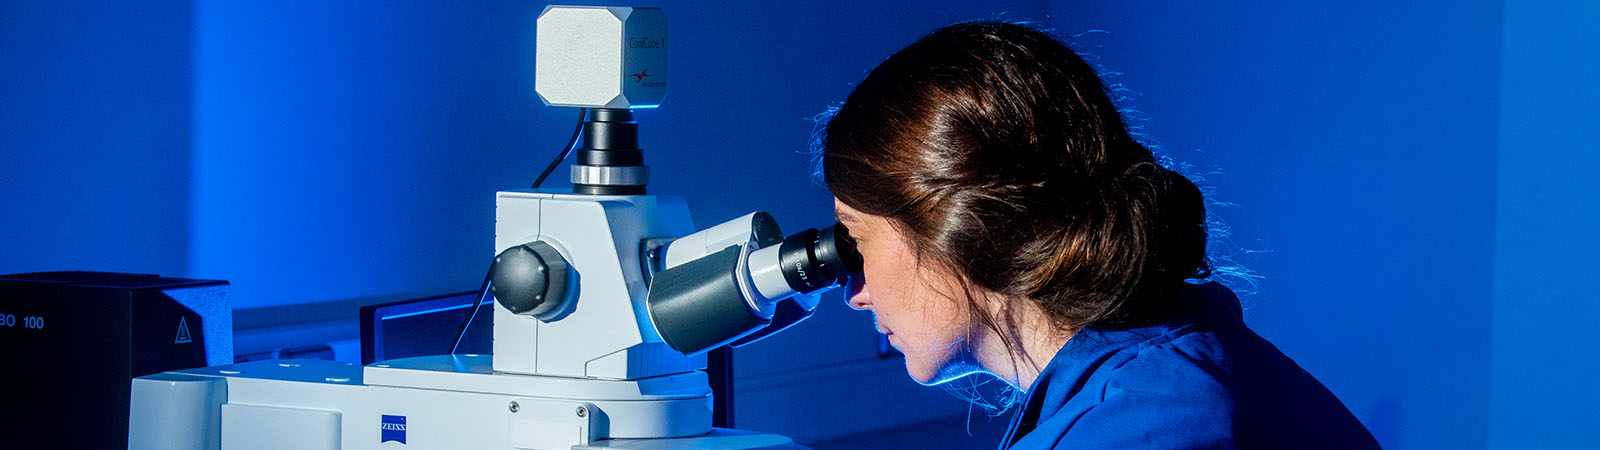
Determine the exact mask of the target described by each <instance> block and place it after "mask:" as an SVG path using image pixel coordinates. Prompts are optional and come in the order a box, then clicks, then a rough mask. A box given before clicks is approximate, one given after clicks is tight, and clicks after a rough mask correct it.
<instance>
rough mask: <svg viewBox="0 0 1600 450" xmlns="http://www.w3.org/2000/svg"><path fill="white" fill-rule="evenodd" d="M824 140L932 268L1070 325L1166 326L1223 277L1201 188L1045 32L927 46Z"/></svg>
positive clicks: (982, 26)
mask: <svg viewBox="0 0 1600 450" xmlns="http://www.w3.org/2000/svg"><path fill="white" fill-rule="evenodd" d="M817 138H818V143H819V144H820V146H821V149H820V166H821V167H820V168H821V171H822V175H823V180H824V181H825V183H826V184H827V187H828V189H829V190H830V191H832V193H833V195H834V196H835V197H836V198H838V199H839V201H841V202H843V203H844V204H846V205H849V206H850V207H852V208H855V209H856V210H859V211H861V212H864V213H867V214H871V215H875V216H881V217H886V218H888V219H890V222H891V223H893V224H894V225H895V226H896V227H898V228H899V229H900V230H901V231H902V232H903V234H904V235H905V236H907V237H908V238H909V240H910V241H911V242H910V243H911V247H912V249H913V250H914V251H915V252H916V253H917V254H918V257H919V260H923V261H931V262H934V263H936V264H938V265H939V266H941V267H943V268H946V269H949V270H950V271H951V272H953V273H955V274H957V275H959V278H961V281H962V282H963V283H966V284H967V285H969V286H976V287H981V288H983V289H986V290H988V291H990V292H995V293H998V294H1001V295H1003V296H1005V297H1008V298H1019V299H1028V300H1030V301H1032V302H1033V303H1035V304H1037V305H1038V306H1039V307H1040V308H1041V309H1042V310H1043V311H1044V312H1045V313H1046V314H1048V316H1049V317H1050V318H1051V319H1052V320H1053V321H1054V323H1055V325H1057V326H1060V327H1063V328H1077V327H1085V326H1091V325H1102V326H1115V325H1126V324H1133V323H1142V322H1147V321H1152V320H1158V319H1159V318H1160V316H1161V315H1162V314H1163V311H1165V310H1168V309H1171V305H1170V301H1171V299H1172V298H1173V297H1174V295H1173V294H1174V292H1175V290H1176V289H1178V288H1179V287H1180V285H1181V283H1182V282H1183V280H1185V279H1190V278H1204V277H1206V276H1208V275H1209V273H1210V268H1209V267H1210V266H1209V264H1208V262H1207V259H1206V213H1205V206H1204V200H1203V198H1202V195H1201V193H1200V191H1199V189H1197V188H1196V186H1195V185H1194V183H1192V182H1190V181H1189V180H1188V179H1186V178H1184V177H1183V176H1182V175H1180V174H1178V173H1176V172H1173V171H1172V170H1169V169H1168V168H1166V167H1163V166H1162V165H1161V164H1160V163H1158V161H1157V159H1156V158H1155V157H1154V156H1153V155H1152V153H1151V151H1150V150H1149V149H1148V148H1146V147H1145V146H1144V145H1142V144H1141V143H1140V142H1139V141H1138V140H1137V139H1135V138H1134V137H1133V136H1131V135H1130V134H1129V133H1128V130H1127V127H1126V126H1125V125H1124V123H1123V121H1122V117H1121V116H1120V115H1119V113H1118V110H1117V107H1116V105H1115V104H1114V103H1113V102H1112V101H1111V99H1110V97H1109V96H1108V94H1107V92H1106V88H1105V86H1104V84H1102V82H1101V80H1100V79H1099V78H1098V77H1097V76H1096V73H1095V70H1094V69H1093V67H1091V66H1090V65H1089V64H1088V63H1087V62H1085V61H1084V60H1083V59H1082V58H1080V57H1079V56H1078V55H1077V54H1076V53H1074V52H1073V51H1072V50H1071V49H1069V48H1068V47H1067V46H1066V45H1064V44H1062V43H1061V42H1059V41H1057V40H1055V39H1053V38H1051V37H1050V36H1049V35H1048V34H1046V33H1044V32H1043V31H1040V30H1037V29H1034V28H1032V27H1030V26H1027V25H1021V24H1013V23H1003V22H970V23H962V24H957V25H952V26H949V27H945V28H942V29H939V30H937V31H935V32H933V33H932V34H929V35H928V36H926V37H923V38H922V39H920V40H918V41H917V42H915V43H913V44H911V45H910V46H909V47H906V48H905V49H903V50H901V51H899V52H897V53H895V54H894V55H893V56H890V57H889V58H888V59H887V60H885V61H884V62H883V63H882V64H880V65H879V66H878V67H877V68H876V69H873V71H872V72H871V74H869V75H868V76H867V78H866V79H865V80H863V81H862V82H861V83H860V84H859V85H857V86H856V88H855V90H854V91H853V92H851V94H850V96H849V98H848V99H847V100H846V101H845V103H844V105H843V106H841V107H840V108H839V109H838V110H837V111H836V112H835V113H834V115H833V116H832V118H831V119H828V120H827V123H826V125H824V126H823V127H822V128H821V129H820V130H819V135H818V137H817ZM968 301H969V302H974V300H972V297H971V295H970V292H969V295H968ZM970 306H972V308H970V309H971V310H972V311H974V318H975V319H977V320H980V321H981V322H982V323H983V324H984V325H986V326H988V327H989V328H990V329H992V330H994V331H995V332H997V333H998V334H999V335H1000V336H1001V337H1002V339H1004V340H1005V344H1006V347H1007V348H1008V349H1011V350H1012V351H1013V353H1015V347H1014V345H1013V342H1012V341H1011V338H1009V334H1008V333H1000V328H999V326H998V325H997V323H996V320H995V318H994V317H990V316H989V315H988V314H986V313H984V312H983V311H984V310H983V308H978V307H976V306H977V305H976V304H975V303H972V304H971V305H970ZM1004 320H1005V321H1006V323H1008V324H1009V323H1010V321H1011V320H1012V319H1011V318H1010V317H1006V318H1004ZM1013 328H1014V327H1013Z"/></svg>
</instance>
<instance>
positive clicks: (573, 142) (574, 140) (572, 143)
mask: <svg viewBox="0 0 1600 450" xmlns="http://www.w3.org/2000/svg"><path fill="white" fill-rule="evenodd" d="M588 115H589V108H578V126H577V127H576V128H573V129H572V137H571V138H569V139H567V146H566V148H563V149H562V150H561V155H560V156H557V157H556V160H555V161H550V166H549V167H545V168H544V172H542V173H540V174H539V178H538V179H536V180H533V185H532V186H529V187H530V188H533V189H538V188H539V185H541V184H544V179H545V178H546V177H549V176H550V172H555V171H556V168H557V167H561V162H562V161H566V160H567V155H570V154H572V149H573V148H574V147H576V146H577V145H578V136H580V135H582V134H583V119H584V118H585V117H588Z"/></svg>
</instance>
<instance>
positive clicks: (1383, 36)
mask: <svg viewBox="0 0 1600 450" xmlns="http://www.w3.org/2000/svg"><path fill="white" fill-rule="evenodd" d="M1500 9H1501V5H1500V3H1499V2H1498V1H1466V2H1461V1H1451V2H1444V1H1432V2H1398V3H1397V2H1376V1H1371V2H1366V1H1357V2H1343V3H1338V4H1337V5H1334V4H1328V3H1311V2H1271V1H1252V2H1235V3H1232V4H1229V5H1228V6H1218V5H1217V4H1214V3H1206V2H1155V1H1120V2H1112V1H1106V2H1064V3H1057V4H1056V5H1055V9H1054V10H1053V13H1054V15H1053V16H1052V18H1053V19H1055V21H1054V22H1053V23H1054V24H1055V25H1056V26H1057V27H1058V28H1060V29H1061V30H1063V31H1074V32H1083V31H1088V30H1105V33H1089V34H1086V35H1084V36H1083V38H1082V39H1081V44H1082V45H1083V46H1084V47H1085V49H1086V50H1088V51H1089V52H1091V53H1094V54H1097V55H1099V59H1100V62H1101V63H1102V64H1103V65H1105V66H1106V67H1108V68H1109V69H1111V70H1115V71H1119V72H1122V73H1123V74H1122V75H1120V76H1117V77H1116V79H1117V80H1119V81H1121V82H1122V83H1124V84H1125V85H1126V86H1127V87H1129V88H1130V89H1132V90H1134V91H1137V92H1138V93H1139V94H1142V95H1138V94H1135V95H1132V102H1131V105H1132V106H1133V107H1135V108H1137V109H1138V110H1140V111H1141V112H1142V114H1143V115H1144V116H1147V117H1149V118H1150V120H1149V121H1148V122H1147V123H1146V124H1145V125H1146V127H1147V128H1146V131H1147V132H1148V133H1150V134H1151V135H1153V136H1154V137H1155V138H1156V139H1158V140H1159V141H1160V142H1161V143H1163V144H1164V145H1165V147H1166V148H1167V149H1168V150H1169V152H1170V153H1171V154H1173V155H1174V156H1176V157H1177V158H1178V159H1179V160H1182V161H1185V162H1188V163H1191V164H1194V165H1195V166H1196V170H1197V171H1200V172H1202V173H1204V172H1210V171H1218V172H1220V173H1216V174H1213V175H1210V176H1208V177H1207V178H1208V181H1210V185H1211V186H1212V187H1214V188H1215V189H1216V198H1217V199H1218V200H1220V201H1223V202H1229V203H1232V205H1231V206H1224V207H1220V208H1217V212H1219V213H1220V214H1221V216H1222V217H1223V218H1224V219H1225V220H1227V221H1228V222H1229V223H1230V224H1232V225H1233V227H1234V230H1233V231H1234V234H1233V242H1234V243H1235V244H1237V246H1239V247H1241V248H1242V249H1245V250H1254V251H1260V253H1254V254H1250V255H1248V256H1247V257H1244V258H1241V261H1243V262H1245V263H1246V264H1247V265H1248V266H1250V267H1251V268H1253V269H1255V270H1256V271H1257V272H1258V273H1259V274H1260V275H1261V276H1262V277H1263V278H1262V279H1261V280H1260V282H1259V290H1260V294H1259V295H1256V296H1253V297H1251V298H1248V299H1246V306H1247V308H1248V309H1247V312H1246V314H1245V318H1246V321H1247V323H1248V324H1250V325H1251V327H1252V328H1254V329H1255V330H1256V331H1257V332H1258V333H1260V334H1261V335H1262V336H1264V337H1266V338H1267V339H1269V340H1271V341H1273V343H1275V344H1276V345H1277V346H1278V347H1279V348H1281V349H1282V350H1283V351H1284V352H1285V353H1287V354H1288V355H1289V356H1290V357H1293V358H1295V359H1296V360H1297V361H1298V362H1300V364H1301V365H1302V366H1303V367H1305V368H1306V370H1308V371H1310V372H1311V373H1312V374H1315V375H1316V376H1318V378H1320V379H1321V380H1322V381H1323V382H1324V384H1326V385H1327V386H1328V388H1329V389H1331V390H1332V391H1333V392H1334V393H1335V394H1337V395H1339V397H1340V398H1341V399H1343V400H1344V402H1345V404H1346V405H1347V406H1348V407H1349V408H1350V409H1351V411H1352V412H1354V413H1356V415H1357V416H1358V417H1360V418H1361V420H1362V421H1363V422H1364V423H1366V424H1367V426H1368V427H1369V428H1370V429H1371V431H1372V432H1373V434H1374V435H1375V436H1376V437H1377V438H1378V439H1379V441H1380V442H1382V443H1383V444H1385V445H1386V446H1387V447H1390V448H1480V447H1483V446H1484V445H1485V442H1486V439H1487V437H1488V436H1487V433H1486V432H1485V431H1483V430H1485V428H1486V427H1487V426H1488V405H1489V397H1488V395H1486V393H1487V392H1488V390H1489V353H1488V351H1487V346H1488V345H1489V340H1490V336H1489V328H1490V309H1491V302H1492V294H1491V293H1492V289H1493V288H1492V286H1493V284H1492V282H1491V281H1492V279H1491V275H1492V267H1493V266H1492V261H1491V255H1492V250H1493V245H1494V214H1495V154H1496V146H1497V142H1496V135H1497V134H1498V133H1497V127H1498V122H1497V116H1498V114H1499V112H1500V111H1499V103H1498V98H1497V96H1496V95H1494V93H1495V92H1496V90H1497V89H1498V88H1499V86H1500V84H1499V81H1498V80H1499V76H1500V42H1499V41H1500V38H1499V34H1500V33H1499V29H1500V18H1501V12H1500ZM1380 12H1381V13H1380Z"/></svg>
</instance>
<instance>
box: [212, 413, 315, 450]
mask: <svg viewBox="0 0 1600 450" xmlns="http://www.w3.org/2000/svg"><path fill="white" fill-rule="evenodd" d="M290 448H292V449H296V450H339V412H338V411H326V410H317V409H301V408H283V407H276V406H257V405H242V404H226V405H222V450H280V449H290Z"/></svg>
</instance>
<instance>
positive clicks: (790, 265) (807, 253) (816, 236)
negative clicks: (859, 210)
mask: <svg viewBox="0 0 1600 450" xmlns="http://www.w3.org/2000/svg"><path fill="white" fill-rule="evenodd" d="M778 255H779V256H778V260H779V262H780V263H781V270H782V272H783V279H784V281H787V282H788V283H789V287H790V288H793V289H794V290H795V291H797V292H799V293H802V294H807V293H811V292H813V291H816V290H818V289H822V288H825V287H828V286H833V285H834V284H837V283H839V282H841V281H843V280H844V279H845V278H848V277H850V276H851V275H857V274H860V273H861V253H860V252H857V251H856V245H855V241H854V240H852V239H851V238H850V230H849V229H847V228H845V226H844V224H839V223H835V224H833V226H830V227H828V228H824V229H823V230H822V231H817V230H816V229H815V228H812V229H807V230H805V231H801V232H799V233H795V234H793V235H790V236H789V237H788V238H785V239H784V240H783V243H782V244H780V246H779V247H778Z"/></svg>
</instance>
